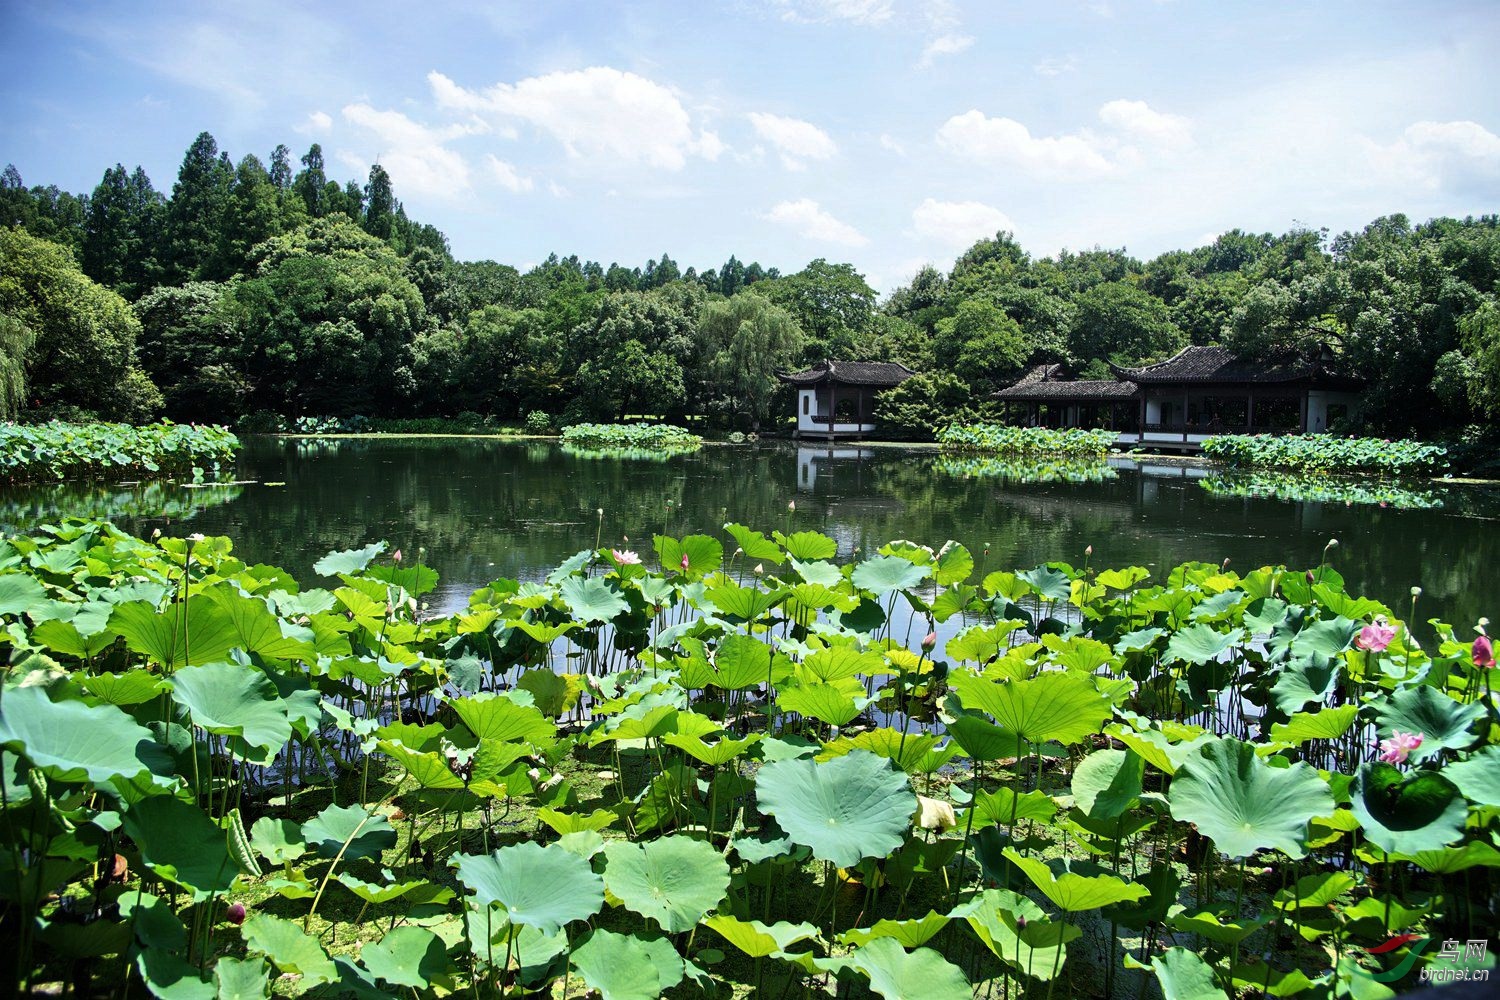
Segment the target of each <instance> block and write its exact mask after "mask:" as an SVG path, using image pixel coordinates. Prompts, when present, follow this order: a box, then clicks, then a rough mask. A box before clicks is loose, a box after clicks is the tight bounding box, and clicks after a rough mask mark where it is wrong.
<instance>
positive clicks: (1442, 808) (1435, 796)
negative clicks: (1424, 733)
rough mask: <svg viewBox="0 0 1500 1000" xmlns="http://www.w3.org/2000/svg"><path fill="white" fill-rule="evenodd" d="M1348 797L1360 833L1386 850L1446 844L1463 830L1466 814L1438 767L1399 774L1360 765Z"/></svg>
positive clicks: (1427, 848)
mask: <svg viewBox="0 0 1500 1000" xmlns="http://www.w3.org/2000/svg"><path fill="white" fill-rule="evenodd" d="M1349 797H1350V801H1349V805H1350V807H1351V808H1352V809H1353V810H1354V815H1355V816H1357V817H1358V818H1359V822H1360V825H1361V826H1362V827H1364V831H1365V837H1366V838H1367V839H1368V840H1369V841H1370V842H1371V843H1372V844H1374V845H1375V846H1376V847H1378V848H1380V849H1381V850H1382V851H1386V852H1388V853H1391V854H1417V853H1419V852H1421V851H1435V850H1440V849H1441V848H1443V847H1446V846H1447V845H1448V844H1451V843H1453V842H1454V841H1455V840H1457V839H1458V838H1459V837H1461V836H1462V835H1463V825H1464V820H1465V819H1466V818H1467V816H1468V814H1469V808H1468V805H1467V803H1465V802H1464V797H1463V796H1462V795H1460V794H1459V791H1458V789H1457V788H1456V787H1454V785H1453V782H1451V781H1449V780H1448V779H1447V778H1445V777H1443V776H1442V775H1441V774H1439V773H1438V772H1436V771H1417V772H1415V773H1413V774H1411V775H1404V774H1403V773H1402V772H1401V771H1399V770H1397V769H1396V768H1394V767H1392V766H1391V765H1389V764H1382V763H1374V764H1363V765H1361V766H1360V769H1359V771H1358V773H1356V774H1355V776H1354V783H1353V784H1352V785H1350V786H1349ZM1319 815H1322V814H1321V813H1320V814H1319Z"/></svg>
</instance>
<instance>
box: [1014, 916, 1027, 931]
mask: <svg viewBox="0 0 1500 1000" xmlns="http://www.w3.org/2000/svg"><path fill="white" fill-rule="evenodd" d="M1025 929H1026V918H1025V917H1017V918H1016V930H1018V931H1024V930H1025Z"/></svg>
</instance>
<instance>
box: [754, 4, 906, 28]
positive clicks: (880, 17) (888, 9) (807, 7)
mask: <svg viewBox="0 0 1500 1000" xmlns="http://www.w3.org/2000/svg"><path fill="white" fill-rule="evenodd" d="M776 6H777V7H779V8H780V9H781V17H782V19H783V20H786V21H801V22H824V21H849V22H852V23H854V24H883V23H885V22H886V21H889V20H890V19H891V18H892V17H893V16H894V15H895V13H896V4H895V2H894V0H776Z"/></svg>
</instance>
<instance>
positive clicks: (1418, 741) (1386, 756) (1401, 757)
mask: <svg viewBox="0 0 1500 1000" xmlns="http://www.w3.org/2000/svg"><path fill="white" fill-rule="evenodd" d="M1421 745H1422V734H1421V733H1403V732H1402V731H1401V730H1399V729H1398V730H1396V731H1395V732H1393V733H1391V736H1390V738H1389V739H1384V740H1381V741H1380V750H1381V754H1380V759H1381V760H1382V761H1384V762H1385V763H1387V764H1405V763H1406V755H1407V754H1409V753H1411V752H1412V751H1413V750H1415V749H1417V747H1419V746H1421Z"/></svg>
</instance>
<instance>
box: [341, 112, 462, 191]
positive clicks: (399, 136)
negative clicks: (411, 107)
mask: <svg viewBox="0 0 1500 1000" xmlns="http://www.w3.org/2000/svg"><path fill="white" fill-rule="evenodd" d="M342 114H343V116H344V120H345V121H347V122H349V123H350V124H352V125H357V126H359V127H360V128H362V129H364V130H365V131H367V132H369V133H371V134H372V135H373V136H374V137H375V138H376V139H377V140H379V144H378V146H377V147H376V149H375V151H374V153H375V155H374V157H373V159H376V160H378V161H379V162H380V163H381V164H382V165H383V166H384V167H385V169H386V172H387V173H389V174H390V175H391V181H392V182H393V183H394V184H395V185H396V189H397V190H398V191H412V192H416V193H418V194H429V195H437V196H439V197H452V196H454V195H458V194H461V193H463V192H465V191H467V190H468V189H469V165H468V163H467V162H466V161H465V160H464V158H463V156H462V155H460V154H459V153H458V152H457V151H456V150H453V149H450V148H448V147H447V146H446V145H444V143H446V142H448V141H449V140H452V139H457V138H459V137H461V136H465V135H473V134H475V133H478V132H483V131H485V128H484V126H483V125H482V124H480V123H478V122H471V123H466V124H465V123H460V124H452V125H445V126H442V127H440V128H433V127H430V126H427V125H423V124H421V123H420V122H417V121H413V120H412V119H410V118H408V117H407V116H406V115H404V114H402V113H401V112H399V111H381V110H379V109H378V108H373V107H371V106H370V105H368V104H350V105H347V106H345V107H344V109H343V111H342Z"/></svg>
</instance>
